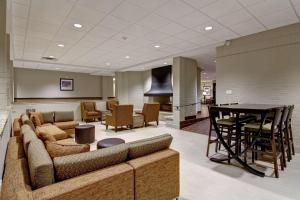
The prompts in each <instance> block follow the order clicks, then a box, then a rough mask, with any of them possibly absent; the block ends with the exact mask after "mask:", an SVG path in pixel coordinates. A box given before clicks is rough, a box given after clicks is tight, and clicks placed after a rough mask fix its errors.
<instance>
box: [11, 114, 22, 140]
mask: <svg viewBox="0 0 300 200" xmlns="http://www.w3.org/2000/svg"><path fill="white" fill-rule="evenodd" d="M20 131H21V124H20V119H19V118H16V119H14V123H13V136H20Z"/></svg>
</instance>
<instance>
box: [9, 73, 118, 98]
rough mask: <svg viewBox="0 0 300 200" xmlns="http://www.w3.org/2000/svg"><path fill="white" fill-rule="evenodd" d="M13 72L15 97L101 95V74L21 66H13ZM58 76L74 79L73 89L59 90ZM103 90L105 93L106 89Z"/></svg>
mask: <svg viewBox="0 0 300 200" xmlns="http://www.w3.org/2000/svg"><path fill="white" fill-rule="evenodd" d="M14 72H15V73H14V80H15V84H14V85H15V98H59V97H60V98H61V97H101V96H102V84H103V82H102V77H101V76H92V75H89V74H83V73H72V72H60V71H45V70H35V69H21V68H15V70H14ZM60 78H71V79H74V91H60ZM105 83H106V86H107V85H108V84H109V82H105ZM107 89H108V88H107ZM111 90H112V88H111ZM105 92H106V94H107V90H105Z"/></svg>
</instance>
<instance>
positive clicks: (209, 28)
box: [204, 26, 213, 31]
mask: <svg viewBox="0 0 300 200" xmlns="http://www.w3.org/2000/svg"><path fill="white" fill-rule="evenodd" d="M212 29H213V27H212V26H206V27H205V28H204V30H206V31H211V30H212Z"/></svg>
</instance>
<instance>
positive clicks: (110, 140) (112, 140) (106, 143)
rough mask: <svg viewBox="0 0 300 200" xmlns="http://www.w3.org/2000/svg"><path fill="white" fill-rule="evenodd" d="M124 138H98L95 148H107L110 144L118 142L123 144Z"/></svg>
mask: <svg viewBox="0 0 300 200" xmlns="http://www.w3.org/2000/svg"><path fill="white" fill-rule="evenodd" d="M124 143H125V140H123V139H121V138H107V139H104V140H100V141H99V142H98V143H97V149H103V148H108V147H112V146H116V145H119V144H124Z"/></svg>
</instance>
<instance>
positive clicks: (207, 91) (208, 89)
mask: <svg viewBox="0 0 300 200" xmlns="http://www.w3.org/2000/svg"><path fill="white" fill-rule="evenodd" d="M202 94H203V95H204V96H210V95H211V87H210V86H203V93H202Z"/></svg>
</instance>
